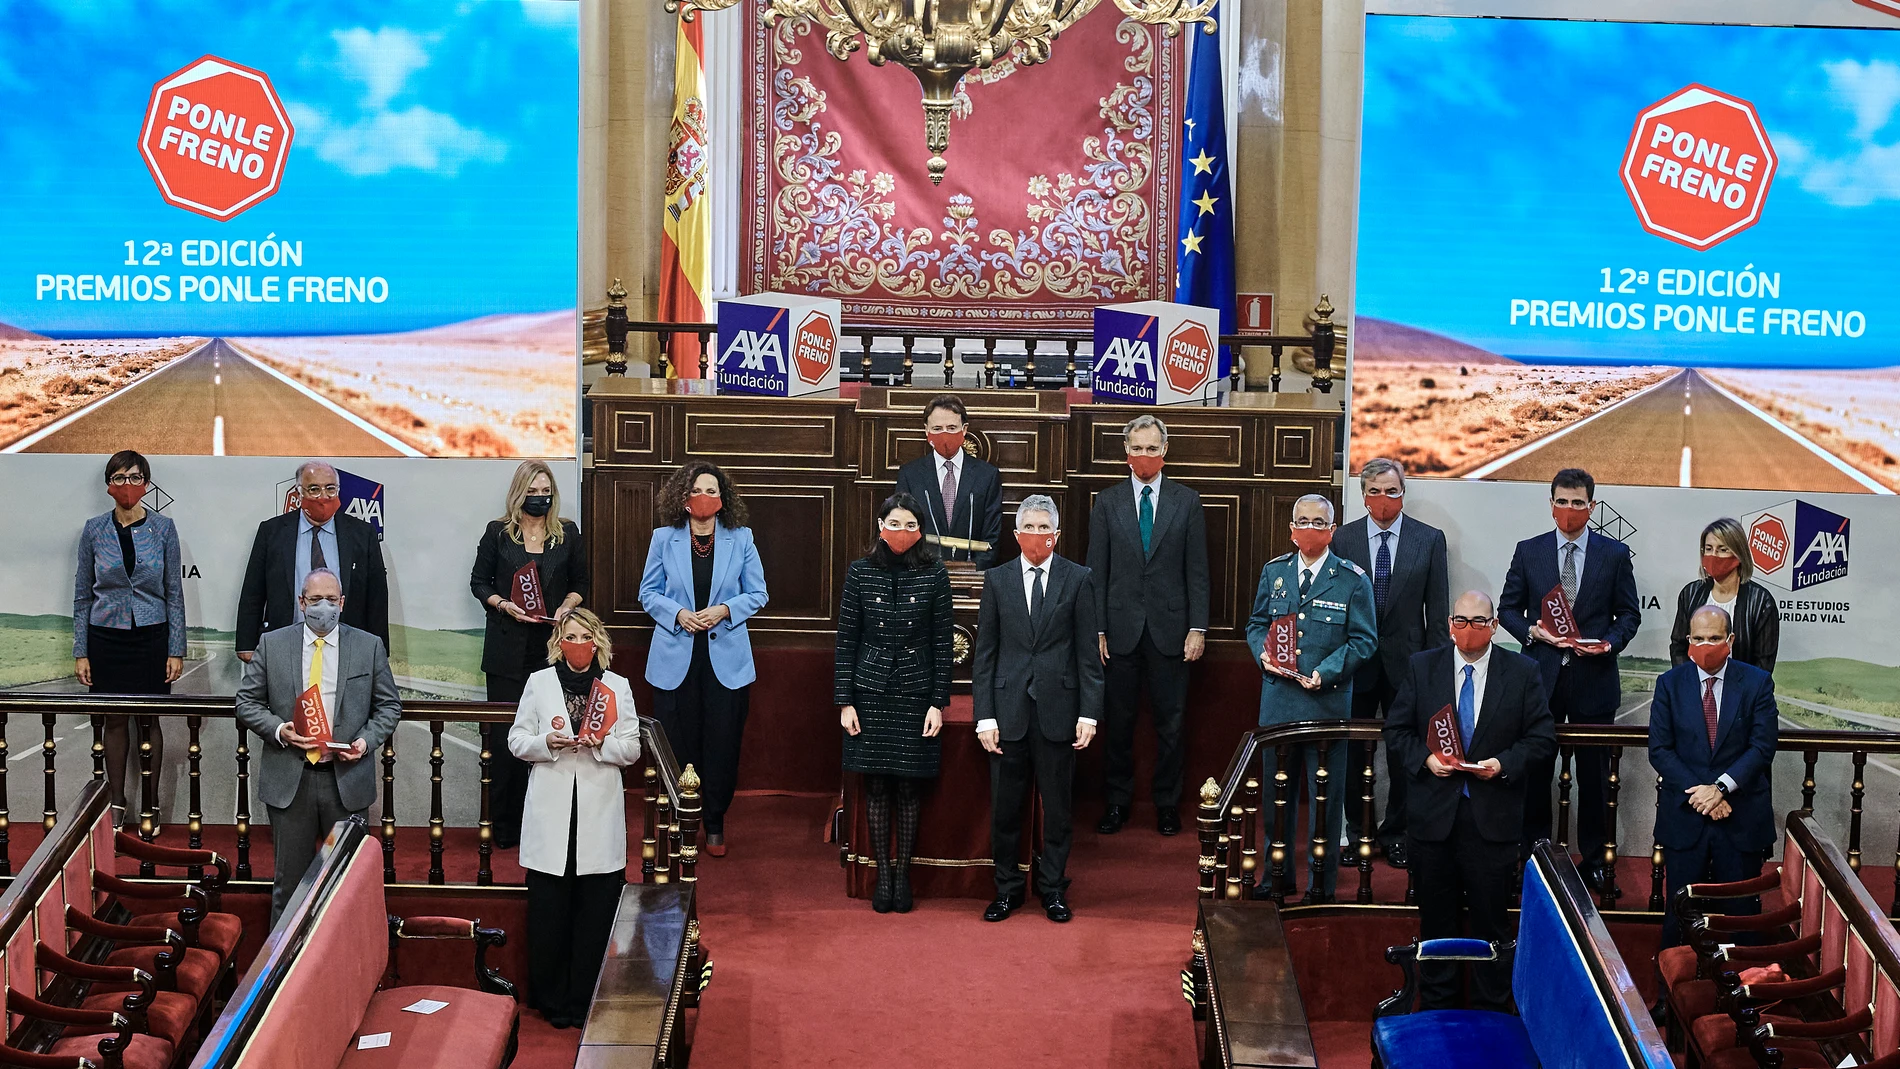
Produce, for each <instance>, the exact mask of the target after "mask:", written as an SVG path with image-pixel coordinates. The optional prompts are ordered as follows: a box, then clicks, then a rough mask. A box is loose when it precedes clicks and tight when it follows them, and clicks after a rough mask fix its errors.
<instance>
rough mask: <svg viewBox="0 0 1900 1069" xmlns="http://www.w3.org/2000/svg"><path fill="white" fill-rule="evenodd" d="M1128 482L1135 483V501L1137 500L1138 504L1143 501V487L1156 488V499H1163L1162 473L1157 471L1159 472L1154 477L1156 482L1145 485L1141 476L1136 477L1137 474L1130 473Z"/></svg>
mask: <svg viewBox="0 0 1900 1069" xmlns="http://www.w3.org/2000/svg"><path fill="white" fill-rule="evenodd" d="M1128 481H1129V482H1131V483H1133V484H1134V485H1135V500H1136V501H1137V502H1139V501H1140V500H1141V488H1142V487H1144V486H1152V487H1154V491H1155V495H1154V496H1155V497H1156V498H1157V499H1158V498H1160V497H1161V473H1160V472H1158V471H1157V472H1155V477H1154V481H1153V482H1148V483H1144V482H1142V481H1141V476H1139V475H1136V474H1135V473H1134V472H1132V471H1131V472H1129V473H1128Z"/></svg>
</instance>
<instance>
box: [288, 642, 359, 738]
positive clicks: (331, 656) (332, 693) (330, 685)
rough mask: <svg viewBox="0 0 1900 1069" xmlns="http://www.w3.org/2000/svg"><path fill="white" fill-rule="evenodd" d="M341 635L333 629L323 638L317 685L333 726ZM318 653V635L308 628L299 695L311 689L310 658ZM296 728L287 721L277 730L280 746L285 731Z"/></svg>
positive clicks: (298, 675) (300, 669) (299, 681)
mask: <svg viewBox="0 0 1900 1069" xmlns="http://www.w3.org/2000/svg"><path fill="white" fill-rule="evenodd" d="M341 633H342V632H341V630H340V629H337V628H331V630H330V633H329V634H327V635H324V636H323V677H322V679H321V680H320V681H319V682H318V684H317V694H318V695H320V696H321V697H322V698H323V715H325V716H327V717H329V718H330V723H332V724H334V723H336V713H337V705H336V665H337V660H338V658H339V657H340V656H341V654H339V653H338V652H337V637H338V636H339V635H340V634H341ZM316 652H317V633H316V632H315V631H312V630H310V629H309V628H308V627H306V628H304V629H303V659H302V661H300V662H299V663H300V664H301V665H302V667H301V668H299V669H298V672H297V693H299V694H302V693H303V692H304V691H306V690H308V689H309V688H310V658H311V657H312V656H314V655H315V654H316ZM296 726H297V725H296V723H295V721H288V720H287V721H285V722H284V725H283V727H280V728H278V729H277V742H278V744H279V745H282V744H283V741H284V731H285V730H286V729H290V728H295V727H296ZM336 741H338V742H346V741H348V742H354V741H355V740H354V739H349V740H346V739H338V740H336Z"/></svg>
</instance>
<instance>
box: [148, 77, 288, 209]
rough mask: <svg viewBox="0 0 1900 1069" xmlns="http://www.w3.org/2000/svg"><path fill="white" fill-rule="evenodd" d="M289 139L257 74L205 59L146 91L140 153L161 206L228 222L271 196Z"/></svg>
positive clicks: (277, 104) (278, 107) (273, 95)
mask: <svg viewBox="0 0 1900 1069" xmlns="http://www.w3.org/2000/svg"><path fill="white" fill-rule="evenodd" d="M293 134H294V131H293V130H292V129H291V125H290V117H289V116H288V115H286V114H285V113H284V104H283V101H281V100H279V99H278V97H277V90H276V89H274V88H272V87H271V84H270V79H269V78H268V77H266V76H265V74H264V72H263V71H256V70H252V69H251V68H249V67H244V66H239V65H238V64H236V63H231V62H229V61H227V60H222V59H219V58H218V57H216V56H205V57H204V58H202V59H199V60H197V61H196V62H194V63H192V64H190V65H189V66H187V67H185V68H183V69H182V70H179V71H176V72H174V73H173V74H171V75H170V76H168V77H166V78H165V79H164V80H163V81H161V82H159V83H158V84H157V85H154V86H153V87H152V99H151V102H150V103H149V104H147V105H146V106H145V128H144V132H143V133H141V134H140V135H139V153H140V154H141V155H143V156H144V157H145V166H146V168H147V169H149V170H150V171H151V172H152V181H154V182H156V183H158V191H159V193H160V194H161V195H162V196H163V197H164V198H165V202H166V203H167V204H170V205H172V206H174V207H178V208H183V209H185V210H186V211H191V212H197V213H198V214H199V215H205V216H209V217H211V218H213V219H230V218H232V217H233V216H236V215H237V214H238V213H240V212H242V211H244V210H245V209H247V208H249V207H251V206H252V205H255V204H256V203H258V202H259V201H261V200H263V199H264V198H266V197H268V196H270V195H271V194H273V193H275V192H277V186H278V183H279V181H280V180H281V179H282V178H283V174H284V160H285V159H286V158H287V157H288V156H289V155H290V141H291V137H292V136H293Z"/></svg>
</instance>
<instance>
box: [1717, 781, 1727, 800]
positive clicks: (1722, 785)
mask: <svg viewBox="0 0 1900 1069" xmlns="http://www.w3.org/2000/svg"><path fill="white" fill-rule="evenodd" d="M1715 789H1716V790H1718V791H1721V792H1722V797H1724V798H1727V797H1728V785H1727V784H1725V783H1723V782H1722V781H1721V780H1716V781H1715Z"/></svg>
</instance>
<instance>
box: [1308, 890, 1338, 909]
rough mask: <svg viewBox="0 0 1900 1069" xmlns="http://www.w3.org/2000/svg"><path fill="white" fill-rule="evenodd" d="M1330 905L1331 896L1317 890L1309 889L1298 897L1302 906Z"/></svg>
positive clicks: (1331, 901) (1331, 902)
mask: <svg viewBox="0 0 1900 1069" xmlns="http://www.w3.org/2000/svg"><path fill="white" fill-rule="evenodd" d="M1332 904H1333V896H1332V895H1330V894H1327V893H1326V892H1325V891H1322V890H1319V889H1318V888H1310V889H1308V890H1307V892H1306V893H1305V894H1303V895H1301V896H1300V905H1302V906H1330V905H1332Z"/></svg>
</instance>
